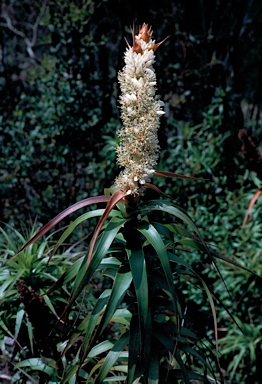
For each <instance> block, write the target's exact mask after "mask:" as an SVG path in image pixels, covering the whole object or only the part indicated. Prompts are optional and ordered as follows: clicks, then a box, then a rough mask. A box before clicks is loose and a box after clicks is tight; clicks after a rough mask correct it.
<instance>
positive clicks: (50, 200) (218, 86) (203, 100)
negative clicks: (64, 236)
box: [0, 0, 262, 383]
mask: <svg viewBox="0 0 262 384" xmlns="http://www.w3.org/2000/svg"><path fill="white" fill-rule="evenodd" d="M22 3H23V4H22V5H21V2H19V1H17V0H9V1H6V2H5V3H3V4H2V9H1V15H0V34H1V35H0V36H1V37H0V39H1V47H0V49H1V63H0V97H1V104H0V123H1V125H0V146H1V154H0V179H1V189H0V215H1V216H0V219H1V221H2V222H3V223H8V224H9V225H10V226H12V227H14V228H16V229H19V231H20V228H21V223H23V224H22V227H27V228H31V226H32V224H31V221H35V220H36V223H37V226H39V225H42V224H45V223H46V222H47V221H48V220H49V219H50V218H52V217H54V216H55V215H56V214H58V213H59V212H60V211H62V210H63V209H65V208H66V207H68V206H69V205H71V204H73V203H75V202H77V201H79V200H81V199H83V198H86V197H89V196H95V195H97V194H102V193H103V190H104V188H108V187H110V186H111V185H112V183H113V180H114V178H115V176H116V175H117V174H118V172H119V171H118V169H117V166H116V164H115V152H114V148H115V145H116V143H117V142H118V137H117V134H116V131H117V129H118V128H119V126H120V119H119V109H118V101H117V100H118V96H119V90H118V84H117V72H118V70H120V69H121V67H122V66H123V52H124V50H125V47H126V42H125V40H124V37H126V38H127V40H128V41H129V42H131V39H132V36H131V32H130V26H132V25H133V23H134V25H138V24H140V25H141V24H142V23H143V22H144V21H145V22H147V23H149V24H150V25H152V26H153V29H154V32H155V34H154V38H155V39H156V41H161V40H163V39H164V38H165V37H166V36H169V38H168V39H167V40H166V41H165V43H164V44H163V46H162V47H161V49H159V50H158V51H157V62H156V64H155V66H156V71H157V77H158V93H159V94H160V95H161V98H162V99H163V100H164V101H165V112H166V114H165V117H164V118H163V119H162V126H161V129H160V132H159V140H160V145H161V158H160V164H159V168H160V169H162V170H166V171H172V172H176V173H180V174H184V175H191V176H195V177H199V178H204V179H206V180H205V181H197V182H196V181H185V180H183V181H181V180H176V179H175V180H169V179H165V180H164V181H163V179H159V180H158V184H157V185H158V187H159V188H161V189H163V190H164V192H165V193H167V194H169V195H171V196H172V197H173V198H174V199H175V200H176V201H177V203H178V204H179V205H180V206H183V207H184V208H185V209H187V211H188V212H190V214H191V216H192V217H193V218H194V221H195V222H196V223H197V225H198V227H199V228H201V230H202V234H203V237H204V239H205V241H207V242H209V243H213V244H216V246H217V249H218V250H219V251H220V252H221V253H222V254H224V255H226V256H227V257H229V258H231V259H233V260H235V261H237V262H238V263H240V264H242V265H243V266H245V267H247V268H248V269H250V270H252V271H254V272H256V273H257V274H258V275H260V276H261V268H262V251H261V250H262V240H261V234H262V223H261V207H262V205H261V204H262V197H260V195H259V193H257V194H256V195H255V193H256V191H258V190H260V189H261V180H262V171H261V169H262V155H261V153H262V147H261V139H262V129H261V102H262V94H261V89H262V86H261V76H260V72H261V65H262V57H261V55H260V52H261V48H262V47H261V45H262V43H261V39H260V38H259V34H260V31H261V20H262V4H259V2H256V1H254V0H248V1H233V0H231V1H227V2H225V1H219V0H213V1H195V2H191V1H188V0H186V1H165V0H163V1H162V2H161V7H160V6H159V2H156V1H154V0H153V1H144V2H143V3H142V4H141V2H137V1H125V2H124V1H117V0H104V1H93V0H78V1H74V2H70V1H69V0H58V1H53V0H50V1H45V0H43V1H42V2H34V1H31V0H26V1H23V2H22ZM148 194H149V196H150V197H155V191H152V192H150V193H148ZM254 196H257V200H256V202H255V204H254V206H253V208H252V210H251V211H250V212H249V216H248V218H247V221H246V222H245V224H244V225H242V223H243V220H244V217H245V214H246V210H247V207H248V205H249V203H250V201H252V198H253V197H254ZM61 225H65V223H64V222H63V223H62V224H61ZM91 227H92V225H91ZM2 228H3V232H2V239H1V243H2V247H1V248H3V250H4V251H3V252H2V253H3V257H6V254H5V253H4V252H6V249H7V248H8V246H9V248H10V249H11V251H10V252H11V253H7V254H8V257H9V256H10V255H12V254H14V253H15V252H16V251H17V250H18V249H19V246H18V245H20V246H21V245H22V242H23V240H25V239H22V238H21V237H19V235H17V236H18V238H19V241H18V239H17V238H16V240H15V239H14V237H15V235H14V234H12V230H10V229H6V227H5V226H4V224H3V225H2ZM90 229H91V228H90V227H88V228H82V229H81V230H80V231H79V234H78V236H77V240H78V238H80V237H81V236H82V234H83V235H85V234H86V232H88V233H89V232H90ZM28 232H30V231H29V230H28ZM7 233H8V234H7ZM31 234H32V232H31ZM27 235H28V234H27ZM9 237H10V240H9V241H10V243H8V246H7V244H6V243H7V239H9ZM25 237H26V235H25ZM11 239H12V240H11ZM13 241H14V242H17V241H18V243H19V244H18V245H17V244H16V245H15V244H14V243H13ZM74 241H76V240H75V239H74ZM10 249H9V250H10ZM12 252H13V253H12ZM37 252H38V251H35V253H36V254H38V253H37ZM43 252H44V245H43V249H42V250H41V251H40V254H41V255H42V254H43ZM78 252H80V251H79V250H78ZM28 254H29V255H30V254H31V253H30V252H29V253H28ZM32 254H33V252H32ZM32 257H33V256H32ZM184 257H185V259H186V260H187V261H190V263H192V264H193V265H194V267H195V268H196V270H197V271H198V272H199V273H200V274H201V275H203V276H204V277H205V278H206V279H207V281H208V282H209V284H210V286H212V290H213V291H214V292H219V293H220V300H221V301H222V302H223V303H224V305H226V306H227V308H230V309H231V310H232V314H233V317H234V320H235V321H233V319H232V318H230V316H229V315H228V313H227V312H226V311H225V309H224V308H223V306H222V304H221V303H217V304H218V307H219V308H220V309H219V310H218V328H219V338H220V342H219V343H220V348H219V350H220V353H221V357H220V359H221V362H220V365H221V368H222V370H224V372H226V373H225V377H226V378H227V380H229V381H228V382H230V383H245V382H252V383H258V382H259V379H260V378H261V375H262V372H261V369H262V367H261V364H260V365H259V362H260V361H261V358H262V350H261V318H262V313H261V280H259V279H257V278H255V277H254V276H253V275H252V274H251V273H249V272H247V271H243V270H239V268H237V267H232V266H230V265H228V264H225V263H223V262H220V263H219V266H220V269H221V273H222V276H223V278H224V280H225V283H226V285H227V287H228V291H227V290H226V289H225V287H224V286H223V283H222V282H221V280H220V279H219V278H217V275H215V272H214V271H213V270H212V269H210V267H209V266H208V263H207V260H206V258H205V257H204V256H203V255H202V254H200V255H199V254H198V253H197V252H194V251H191V252H190V253H189V254H186V253H185V255H184ZM38 259H39V255H38V256H37V257H36V259H35V258H34V257H33V258H32V260H31V261H30V262H29V261H28V262H29V265H26V266H25V265H24V266H23V268H24V269H25V270H27V271H29V272H30V273H29V272H28V273H26V275H25V276H23V279H22V280H23V282H22V283H21V284H20V286H19V287H18V290H17V289H14V287H12V290H11V291H8V294H7V296H5V289H6V288H5V287H6V286H8V284H7V285H6V286H5V287H4V279H5V278H6V275H5V274H3V275H1V276H2V277H1V279H2V282H3V287H4V288H3V289H2V290H1V299H5V300H6V301H5V300H4V301H3V303H2V305H1V309H0V310H1V311H6V310H7V308H8V305H9V302H8V300H9V299H10V298H11V299H12V300H15V301H13V303H16V304H15V305H16V307H15V305H14V306H13V308H12V311H11V312H10V315H9V318H8V320H7V322H6V323H5V324H4V326H3V325H2V326H1V329H0V335H1V349H2V350H4V341H2V339H3V337H4V336H6V335H7V334H8V332H7V331H6V329H11V328H12V327H14V319H17V313H18V310H19V308H20V312H19V313H20V316H21V317H23V316H22V312H21V311H22V309H21V304H20V301H19V297H20V299H21V295H24V296H22V297H25V295H26V292H27V291H26V289H27V288H26V287H30V289H33V290H35V291H36V292H38V294H41V293H43V292H44V290H46V289H47V287H48V286H49V285H50V280H52V279H53V280H54V279H55V278H56V277H57V276H58V275H59V274H60V273H62V272H63V271H64V270H65V269H66V268H67V266H68V265H69V264H70V262H71V261H70V260H69V259H68V256H67V255H64V256H63V263H62V262H61V263H62V264H61V266H58V265H57V263H55V259H53V260H52V263H51V264H48V270H47V272H44V265H45V263H46V262H47V261H46V260H45V262H44V261H43V260H42V261H41V262H40V261H39V260H38ZM60 260H61V259H60ZM24 262H25V264H26V260H25V261H24ZM30 263H31V264H30ZM12 268H14V270H13V273H18V272H19V268H21V265H20V266H19V265H18V266H17V265H13V266H12ZM16 268H17V269H16ZM14 271H15V272H14ZM32 271H34V274H32V273H31V272H32ZM37 273H39V276H37ZM48 274H49V275H50V276H51V277H50V276H49V277H48ZM39 280H40V281H41V284H39ZM180 283H181V296H182V292H183V293H184V296H183V297H184V299H182V298H181V300H185V301H186V305H187V311H188V316H189V318H190V317H191V318H194V319H196V318H198V319H199V323H201V324H202V327H201V329H200V330H199V331H200V333H201V332H202V333H203V334H208V335H209V334H211V333H212V327H213V320H212V313H211V311H210V310H209V309H208V308H207V306H208V304H207V299H206V297H205V295H203V294H201V293H199V290H197V289H196V288H194V287H193V286H191V288H190V287H189V286H188V285H185V283H184V282H182V281H181V282H180ZM23 284H25V285H23ZM106 284H107V280H104V279H101V276H100V275H99V274H98V275H97V277H96V278H94V279H93V280H92V282H91V285H90V287H91V288H92V289H90V294H89V296H88V298H89V302H88V303H86V307H85V308H84V311H86V312H88V310H89V305H91V304H92V303H93V302H94V300H95V297H94V296H96V297H97V295H98V294H97V295H96V294H95V295H93V293H91V291H92V290H93V291H94V290H96V289H97V291H101V290H102V287H104V286H106ZM98 286H99V287H98ZM53 294H54V297H53V298H52V300H53V301H52V302H53V305H55V304H56V305H57V307H56V311H58V312H59V311H62V309H61V308H63V301H65V300H66V298H65V297H66V293H65V292H63V293H62V291H61V292H54V293H53ZM19 295H20V296H19ZM63 295H65V296H64V297H63ZM14 298H15V299H14ZM11 299H10V300H11ZM90 303H91V304H90ZM220 304H221V305H220ZM60 307H61V308H60ZM57 308H58V309H57ZM77 310H78V308H77V306H76V308H75V311H76V312H77ZM2 313H3V312H2ZM203 319H204V320H205V321H204V322H203ZM21 321H22V320H21ZM54 323H55V320H53V323H52V325H54ZM203 324H204V325H203ZM237 324H238V326H237ZM194 326H196V325H194ZM49 331H50V330H49ZM46 332H48V331H46ZM58 333H59V331H58ZM13 334H15V332H14V333H13ZM9 336H10V334H9ZM3 340H4V339H3ZM30 342H31V343H32V339H31V340H30ZM23 343H24V341H23V340H22V341H21V345H23ZM41 343H42V344H41ZM16 348H18V347H16ZM37 348H38V350H37V349H36V350H35V351H33V348H32V351H31V353H32V356H33V357H34V356H36V355H37V353H38V355H39V353H42V351H43V350H44V351H45V353H47V354H48V353H50V351H47V352H46V350H45V348H47V347H46V345H45V343H44V342H43V340H42V339H41V337H40V341H38V347H37ZM48 348H51V347H50V346H49V347H48ZM13 353H14V354H15V352H14V351H13ZM72 354H73V353H72ZM3 355H4V356H5V358H6V359H8V358H7V355H6V354H5V352H3ZM38 355H37V356H38ZM55 357H56V356H55ZM55 357H54V358H55Z"/></svg>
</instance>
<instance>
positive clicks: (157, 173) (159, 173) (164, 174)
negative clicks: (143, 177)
mask: <svg viewBox="0 0 262 384" xmlns="http://www.w3.org/2000/svg"><path fill="white" fill-rule="evenodd" d="M153 176H161V177H170V178H174V179H183V180H207V179H202V178H199V177H193V176H185V175H179V174H177V173H173V172H165V171H158V170H155V172H154V173H153Z"/></svg>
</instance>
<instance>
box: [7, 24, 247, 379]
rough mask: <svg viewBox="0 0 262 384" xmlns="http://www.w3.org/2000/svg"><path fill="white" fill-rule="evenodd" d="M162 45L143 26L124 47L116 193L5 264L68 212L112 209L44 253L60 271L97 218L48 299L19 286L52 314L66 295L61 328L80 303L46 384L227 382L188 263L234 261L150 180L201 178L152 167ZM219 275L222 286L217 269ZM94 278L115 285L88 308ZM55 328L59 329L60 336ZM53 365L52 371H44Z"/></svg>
mask: <svg viewBox="0 0 262 384" xmlns="http://www.w3.org/2000/svg"><path fill="white" fill-rule="evenodd" d="M161 43H162V42H161ZM161 43H156V42H155V41H154V40H153V39H152V30H151V28H148V25H147V24H143V26H142V28H140V30H139V32H138V34H137V35H135V33H134V31H133V43H132V46H130V45H129V44H128V47H127V51H126V53H125V67H124V69H123V71H121V72H120V73H119V82H120V87H121V92H122V93H121V96H120V104H121V117H122V120H123V128H122V129H120V130H119V133H118V134H119V138H120V142H119V145H118V146H117V148H116V153H117V161H118V163H119V164H120V165H121V166H122V167H123V168H124V169H123V170H122V172H121V173H120V175H119V176H118V177H117V178H116V180H115V185H114V186H113V187H111V188H110V189H109V190H107V191H106V192H105V195H102V196H96V197H90V198H87V199H85V200H82V201H80V202H78V203H76V204H74V205H72V206H70V207H69V208H67V209H66V210H64V211H63V212H61V213H60V214H59V215H58V216H56V217H55V218H54V219H53V220H51V221H50V222H49V223H48V224H46V225H45V226H44V227H43V228H42V229H40V231H39V232H37V233H36V234H35V235H34V236H33V237H32V238H31V239H30V240H29V241H28V242H26V243H25V245H24V246H23V247H22V249H21V250H20V251H19V252H18V253H17V254H16V255H14V256H13V255H10V256H12V257H11V258H10V259H9V260H8V262H7V265H9V267H8V268H11V266H12V265H15V263H18V262H19V261H20V259H21V257H22V255H26V252H28V250H29V249H31V248H32V247H33V246H34V244H35V242H36V241H37V240H38V239H39V238H40V237H42V236H43V235H45V234H46V233H47V232H48V231H49V230H50V229H52V228H53V227H54V226H55V225H56V224H58V223H59V222H60V221H61V220H62V219H64V218H65V217H66V216H68V215H69V214H71V213H73V212H75V211H77V210H79V209H80V208H84V207H87V206H90V205H91V204H98V203H106V207H105V208H104V209H98V208H96V209H94V210H91V211H89V212H87V213H84V214H82V215H81V216H79V217H78V218H77V219H75V220H74V221H73V222H72V223H71V224H70V225H69V226H68V227H67V228H66V229H65V230H64V232H63V233H62V234H61V236H60V238H59V239H58V241H57V242H56V244H55V245H54V247H53V249H52V250H51V251H50V252H49V253H46V252H44V250H42V254H43V255H44V258H48V260H49V261H48V263H47V264H48V265H49V266H50V265H51V263H52V265H56V263H57V259H56V256H55V255H56V252H57V250H58V248H59V247H60V246H61V245H62V244H64V243H65V241H66V240H67V239H68V237H69V236H70V235H71V234H72V233H73V232H74V231H75V230H77V227H78V226H79V225H81V224H82V223H84V222H86V221H87V220H90V219H93V218H99V219H98V223H97V226H96V228H95V230H94V233H93V236H92V238H91V240H90V243H89V248H88V250H87V252H85V253H82V254H78V255H77V257H76V258H75V259H74V258H72V259H70V265H68V267H67V268H64V269H63V271H61V272H62V273H61V276H60V277H57V278H55V279H53V280H54V283H53V284H51V282H50V287H49V288H48V289H46V292H45V293H43V295H42V296H40V295H39V294H36V293H35V292H33V291H32V286H33V285H32V284H30V289H29V291H28V289H26V288H28V287H25V285H23V284H25V281H23V280H22V282H20V283H19V286H18V291H19V292H20V296H21V297H23V298H24V300H25V296H26V294H27V295H30V294H31V298H32V296H34V298H35V301H36V302H37V303H40V302H42V301H41V300H43V298H45V300H47V301H46V304H47V305H48V303H49V308H50V309H53V308H54V309H55V304H56V300H54V302H53V304H52V305H51V304H50V301H48V299H49V297H52V295H54V293H55V292H58V291H59V290H65V292H68V291H70V297H69V299H68V302H67V303H66V305H65V306H64V308H63V310H62V312H60V313H59V316H57V318H58V319H57V322H58V323H57V324H59V322H60V321H62V322H63V324H64V326H66V325H65V324H68V322H69V323H70V321H71V320H72V316H73V315H72V314H75V307H76V302H78V301H79V299H81V300H82V306H80V308H79V314H78V317H77V318H75V325H74V326H73V328H72V329H71V331H70V332H69V336H67V337H65V333H63V337H62V338H61V340H60V342H59V343H58V352H60V353H61V359H56V356H57V351H55V352H54V351H53V353H54V355H53V356H51V355H52V353H51V351H49V352H50V355H48V356H46V355H44V358H45V359H50V358H51V359H52V360H51V361H49V363H47V364H45V368H46V370H45V373H46V374H47V375H49V377H50V381H52V380H53V381H54V382H57V381H56V380H58V379H57V378H58V377H59V382H61V383H67V382H68V383H70V384H72V383H76V382H80V381H81V382H86V383H102V382H113V383H117V382H121V381H125V382H127V383H130V384H131V383H152V384H153V383H158V382H159V383H172V384H173V383H180V382H185V383H190V382H192V381H200V382H205V383H207V382H217V383H218V382H220V381H221V382H223V377H222V374H221V372H220V368H219V363H218V358H217V354H218V353H217V349H218V337H217V320H216V310H215V304H214V295H213V293H212V291H211V290H210V288H209V287H208V285H207V283H206V282H205V280H204V279H203V276H202V275H201V273H199V272H197V271H195V270H194V268H193V266H192V263H191V262H190V261H187V260H186V258H185V257H184V255H188V254H190V252H192V251H193V252H195V251H196V250H198V252H199V253H200V255H204V254H205V255H207V256H208V258H209V261H210V264H212V265H213V266H215V267H216V261H215V257H217V258H219V259H220V260H222V261H223V262H228V263H229V264H230V263H231V261H230V260H229V259H227V258H226V257H223V256H222V255H219V254H218V253H217V252H216V250H215V249H214V248H213V247H211V246H209V245H208V244H207V243H206V242H204V241H203V240H202V237H201V235H200V232H199V230H198V228H197V226H196V225H195V223H194V222H193V221H192V219H191V218H190V216H189V215H188V214H187V212H186V211H185V210H183V209H182V208H181V207H179V206H177V205H175V204H173V203H172V201H171V199H170V198H168V197H167V196H165V194H164V193H163V192H161V191H160V189H159V188H158V187H157V186H155V185H154V184H151V178H152V177H153V176H161V177H173V178H181V179H185V180H195V178H194V177H190V176H183V175H177V174H174V173H171V172H163V171H159V170H156V169H154V168H155V165H156V163H157V160H158V155H159V144H158V139H157V130H158V128H159V118H160V117H161V115H163V114H164V111H163V103H162V102H161V101H160V100H159V98H158V97H157V96H156V95H155V92H156V76H155V71H154V67H153V64H154V60H155V51H156V49H157V48H158V47H159V46H160V45H161ZM145 188H149V189H153V190H155V191H157V192H158V193H159V194H160V195H161V196H163V198H159V199H157V200H149V201H148V200H147V199H146V197H144V195H143V192H144V190H145ZM159 217H160V219H159ZM30 247H31V248H30ZM43 247H44V246H43ZM233 264H234V265H235V266H236V265H238V264H237V262H234V263H233ZM243 269H244V270H246V269H245V267H243ZM215 271H216V277H217V278H219V271H218V270H217V269H215ZM98 272H99V273H100V274H101V275H102V276H105V277H106V278H107V279H108V281H109V284H108V287H107V288H106V289H102V292H101V293H100V292H99V294H98V295H97V298H96V300H95V301H94V303H91V304H92V307H91V308H88V305H87V302H88V296H87V292H88V291H89V288H88V287H89V286H88V284H89V282H90V279H92V277H93V276H94V275H95V274H96V273H98ZM56 276H57V275H56ZM18 279H19V281H20V280H21V279H22V277H21V276H19V277H18V278H17V280H18ZM181 279H183V280H184V282H185V284H188V285H193V286H194V287H197V288H198V289H200V290H201V291H202V292H204V293H205V294H206V296H207V298H208V302H209V305H210V308H211V312H212V316H213V321H214V333H213V336H211V338H210V339H211V344H210V343H205V338H204V337H203V336H202V335H199V334H198V333H197V331H196V327H195V324H194V322H193V321H192V320H190V319H189V318H188V317H187V310H186V305H185V304H184V302H185V300H184V299H183V295H182V292H181V290H180V283H179V282H180V281H181ZM10 284H11V283H10ZM12 287H13V286H12ZM223 289H225V288H223ZM25 311H26V308H25ZM54 313H56V312H54ZM28 315H29V313H28ZM59 326H60V325H59ZM56 327H57V325H56V324H54V331H55V330H56ZM35 331H36V328H35ZM50 332H52V331H50ZM11 334H12V336H13V333H11ZM51 334H52V333H51ZM13 337H14V336H13ZM14 339H16V337H14ZM212 339H213V346H212ZM210 345H211V347H210ZM214 351H215V352H214ZM41 353H44V351H43V350H42V351H41V352H40V351H39V357H40V354H41ZM46 353H48V352H46ZM39 361H40V363H39V364H40V365H41V366H43V361H42V360H41V359H40V360H39ZM47 361H48V360H47ZM32 364H33V367H34V368H33V369H40V368H37V362H36V360H34V361H33V362H32V361H30V359H27V360H23V361H21V362H19V363H18V364H17V365H16V367H17V368H21V367H23V368H24V369H25V368H27V369H30V365H32ZM50 364H51V366H52V370H50V369H48V368H50Z"/></svg>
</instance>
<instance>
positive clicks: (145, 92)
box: [115, 24, 165, 195]
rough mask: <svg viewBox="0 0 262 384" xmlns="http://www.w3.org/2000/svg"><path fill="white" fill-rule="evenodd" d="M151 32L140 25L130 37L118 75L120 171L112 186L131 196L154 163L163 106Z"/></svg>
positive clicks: (155, 161)
mask: <svg viewBox="0 0 262 384" xmlns="http://www.w3.org/2000/svg"><path fill="white" fill-rule="evenodd" d="M151 36H152V32H151V29H148V27H147V25H146V24H143V26H142V28H141V29H140V31H139V34H138V35H136V36H134V38H133V40H134V41H133V47H128V48H127V50H126V52H125V66H124V68H123V70H122V71H121V72H119V75H118V80H119V83H120V89H121V96H120V104H121V118H122V121H123V127H122V129H120V130H119V132H118V134H119V137H120V143H119V145H118V146H117V148H116V152H117V161H118V163H119V165H120V166H122V167H124V170H123V171H122V172H121V173H120V175H119V176H118V177H117V178H116V180H115V185H116V186H117V187H118V188H120V189H121V190H123V191H125V192H129V193H131V194H132V195H136V194H137V193H139V188H140V187H141V186H142V185H143V184H145V183H147V182H149V181H150V177H151V176H152V174H153V173H154V170H153V167H154V165H156V163H157V160H158V152H159V145H158V138H157V130H158V128H159V125H160V122H159V119H160V116H161V115H163V114H164V113H165V112H164V111H163V110H162V107H163V105H164V103H163V102H162V101H160V100H156V95H155V93H156V75H155V71H154V68H153V63H154V61H155V49H156V48H157V47H158V45H159V44H155V41H154V40H152V38H151Z"/></svg>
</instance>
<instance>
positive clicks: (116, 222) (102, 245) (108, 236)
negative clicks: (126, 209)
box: [68, 218, 127, 308]
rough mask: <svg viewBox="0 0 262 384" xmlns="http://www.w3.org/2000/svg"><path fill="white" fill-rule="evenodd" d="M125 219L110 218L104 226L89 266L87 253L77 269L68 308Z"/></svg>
mask: <svg viewBox="0 0 262 384" xmlns="http://www.w3.org/2000/svg"><path fill="white" fill-rule="evenodd" d="M126 221H127V220H125V219H122V220H120V219H115V218H113V219H111V220H110V222H109V223H108V225H107V227H106V228H105V230H104V232H103V233H102V235H101V237H100V239H99V241H98V242H97V246H96V249H95V251H94V254H93V257H92V259H91V262H90V264H89V267H88V268H87V267H86V266H87V259H88V256H89V255H87V256H86V257H85V258H84V260H83V262H82V265H81V267H80V269H79V272H78V275H77V277H76V279H75V282H74V286H73V288H72V293H71V298H70V300H69V303H68V308H69V307H70V306H71V305H72V303H73V302H74V301H75V299H76V298H77V297H78V296H79V294H80V293H81V291H82V290H83V289H84V287H85V285H86V284H87V283H88V281H89V279H90V278H91V276H92V275H93V273H94V272H95V270H96V269H97V267H98V265H99V264H100V262H101V260H102V259H103V257H104V256H105V255H106V253H107V251H108V249H109V247H110V246H111V244H112V242H113V240H114V238H115V237H116V234H117V233H118V231H119V230H120V228H121V227H122V226H123V225H124V224H125V222H126Z"/></svg>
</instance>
